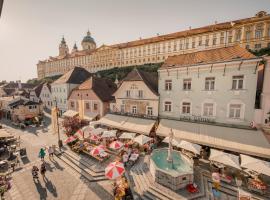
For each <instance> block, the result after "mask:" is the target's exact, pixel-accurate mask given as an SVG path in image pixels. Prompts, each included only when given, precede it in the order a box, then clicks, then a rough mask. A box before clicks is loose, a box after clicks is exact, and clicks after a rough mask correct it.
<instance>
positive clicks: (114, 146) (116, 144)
mask: <svg viewBox="0 0 270 200" xmlns="http://www.w3.org/2000/svg"><path fill="white" fill-rule="evenodd" d="M123 145H124V144H123V143H122V142H120V141H113V142H112V143H111V144H110V148H111V149H120V148H121V147H122V146H123Z"/></svg>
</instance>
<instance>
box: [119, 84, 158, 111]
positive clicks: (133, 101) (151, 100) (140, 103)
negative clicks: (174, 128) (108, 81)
mask: <svg viewBox="0 0 270 200" xmlns="http://www.w3.org/2000/svg"><path fill="white" fill-rule="evenodd" d="M134 86H136V89H132V88H133V87H134ZM127 90H130V91H131V96H130V97H126V91H127ZM138 90H142V91H143V97H142V98H139V97H138V96H137V95H138ZM114 95H115V100H116V103H115V109H116V110H115V111H118V112H120V111H121V105H122V104H125V112H129V113H131V107H132V106H133V105H136V106H137V113H138V114H141V115H146V107H147V106H150V107H152V108H153V116H158V99H159V98H158V96H156V95H155V94H154V93H153V92H152V91H151V90H150V89H149V88H148V87H147V86H146V85H145V83H144V82H143V81H125V82H123V83H122V85H121V86H120V88H118V90H117V91H116V92H115V94H114Z"/></svg>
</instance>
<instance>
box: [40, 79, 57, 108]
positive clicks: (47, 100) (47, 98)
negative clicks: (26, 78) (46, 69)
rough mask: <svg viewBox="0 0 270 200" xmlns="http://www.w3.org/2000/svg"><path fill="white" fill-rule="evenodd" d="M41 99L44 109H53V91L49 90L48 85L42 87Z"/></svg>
mask: <svg viewBox="0 0 270 200" xmlns="http://www.w3.org/2000/svg"><path fill="white" fill-rule="evenodd" d="M40 99H41V101H42V103H43V106H44V107H46V108H47V109H49V110H50V109H51V108H52V104H53V100H54V99H53V98H52V94H51V91H50V90H49V88H48V87H47V85H46V84H44V85H43V87H42V90H41V92H40Z"/></svg>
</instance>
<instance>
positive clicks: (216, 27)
mask: <svg viewBox="0 0 270 200" xmlns="http://www.w3.org/2000/svg"><path fill="white" fill-rule="evenodd" d="M259 13H262V11H261V12H259ZM269 19H270V15H269V14H265V13H264V14H263V15H259V14H256V16H254V17H250V18H244V19H239V20H235V21H229V22H222V23H215V24H212V25H208V26H203V27H199V28H194V29H189V30H184V31H179V32H175V33H170V34H164V35H158V36H156V37H151V38H145V39H139V40H134V41H130V42H124V43H119V44H114V45H109V47H111V48H116V49H119V48H127V47H135V46H139V45H145V44H151V43H156V42H162V41H166V40H172V39H177V38H181V37H192V36H195V35H198V34H204V33H205V34H207V33H210V32H211V33H213V32H215V31H222V30H224V31H225V30H228V29H230V28H232V27H237V26H240V25H244V24H249V23H255V22H260V21H263V20H269ZM95 51H96V50H94V51H85V50H81V51H77V52H76V54H75V55H73V54H68V55H66V56H62V57H61V56H56V57H50V59H48V60H45V61H40V62H41V63H42V62H46V61H47V62H48V61H53V60H59V59H63V58H65V57H72V55H73V56H77V55H78V56H80V55H90V54H91V53H92V52H95Z"/></svg>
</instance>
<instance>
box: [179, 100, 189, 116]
mask: <svg viewBox="0 0 270 200" xmlns="http://www.w3.org/2000/svg"><path fill="white" fill-rule="evenodd" d="M184 104H186V105H184ZM181 114H182V115H191V102H190V101H182V102H181Z"/></svg>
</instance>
